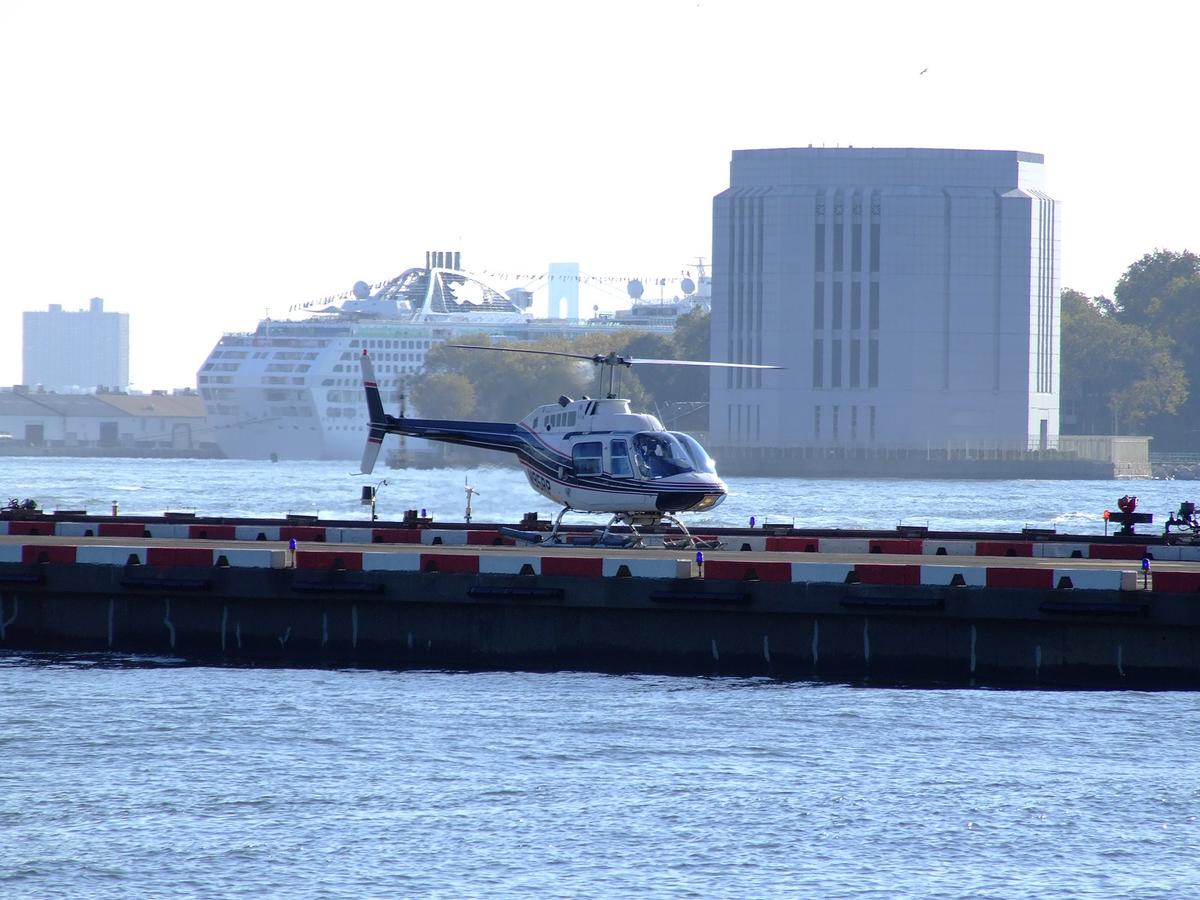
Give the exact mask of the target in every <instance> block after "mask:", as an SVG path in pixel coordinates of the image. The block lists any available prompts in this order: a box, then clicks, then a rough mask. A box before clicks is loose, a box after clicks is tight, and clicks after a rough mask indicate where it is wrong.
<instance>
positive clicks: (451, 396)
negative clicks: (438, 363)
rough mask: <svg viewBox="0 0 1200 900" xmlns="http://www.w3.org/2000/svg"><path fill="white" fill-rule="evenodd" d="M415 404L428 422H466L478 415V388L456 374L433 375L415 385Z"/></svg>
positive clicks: (440, 373)
mask: <svg viewBox="0 0 1200 900" xmlns="http://www.w3.org/2000/svg"><path fill="white" fill-rule="evenodd" d="M412 400H413V405H414V406H416V408H417V411H418V412H419V413H420V414H421V415H422V416H423V417H425V418H429V419H465V418H466V417H467V416H470V415H474V413H475V386H474V385H472V384H471V382H470V380H468V379H467V377H466V376H465V375H460V374H458V373H456V372H431V373H430V374H429V375H428V376H426V377H424V378H421V379H419V380H417V381H416V382H415V383H414V384H413V387H412Z"/></svg>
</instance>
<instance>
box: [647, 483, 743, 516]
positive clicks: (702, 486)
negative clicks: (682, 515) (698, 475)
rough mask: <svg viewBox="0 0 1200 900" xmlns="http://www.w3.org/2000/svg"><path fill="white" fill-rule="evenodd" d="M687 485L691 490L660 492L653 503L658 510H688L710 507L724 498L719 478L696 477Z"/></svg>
mask: <svg viewBox="0 0 1200 900" xmlns="http://www.w3.org/2000/svg"><path fill="white" fill-rule="evenodd" d="M688 487H690V488H692V490H687V491H671V492H669V493H668V492H666V491H664V492H662V493H660V494H659V495H658V497H656V498H655V503H654V505H655V506H657V507H658V509H659V511H660V512H688V511H694V510H701V509H712V508H713V507H714V506H716V505H717V504H718V503H720V502H721V501H722V500H724V499H725V492H726V488H725V484H724V482H722V481H721V480H720V479H712V480H710V479H704V480H699V479H697V480H696V481H695V483H694V484H689V485H688Z"/></svg>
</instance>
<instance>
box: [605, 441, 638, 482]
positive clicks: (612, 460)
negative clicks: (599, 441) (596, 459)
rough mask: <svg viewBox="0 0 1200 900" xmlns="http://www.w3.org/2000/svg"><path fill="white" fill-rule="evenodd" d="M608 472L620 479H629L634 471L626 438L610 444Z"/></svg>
mask: <svg viewBox="0 0 1200 900" xmlns="http://www.w3.org/2000/svg"><path fill="white" fill-rule="evenodd" d="M608 471H609V474H611V475H615V476H617V477H618V478H629V477H630V476H631V475H633V469H632V467H631V466H630V465H629V445H628V443H626V441H625V439H624V438H613V439H612V440H611V441H609V442H608Z"/></svg>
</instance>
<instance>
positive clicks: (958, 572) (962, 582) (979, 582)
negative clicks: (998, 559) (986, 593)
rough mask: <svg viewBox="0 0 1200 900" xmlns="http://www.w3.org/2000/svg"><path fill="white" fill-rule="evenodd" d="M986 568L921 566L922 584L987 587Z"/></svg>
mask: <svg viewBox="0 0 1200 900" xmlns="http://www.w3.org/2000/svg"><path fill="white" fill-rule="evenodd" d="M987 571H988V570H987V568H986V567H984V566H921V584H931V585H946V586H950V587H960V586H961V587H986V586H987Z"/></svg>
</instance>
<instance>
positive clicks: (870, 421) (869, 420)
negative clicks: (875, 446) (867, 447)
mask: <svg viewBox="0 0 1200 900" xmlns="http://www.w3.org/2000/svg"><path fill="white" fill-rule="evenodd" d="M867 426H868V427H869V428H870V431H869V432H868V435H869V437H870V439H871V440H875V407H873V406H872V407H871V415H870V416H869V417H868V418H867Z"/></svg>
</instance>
